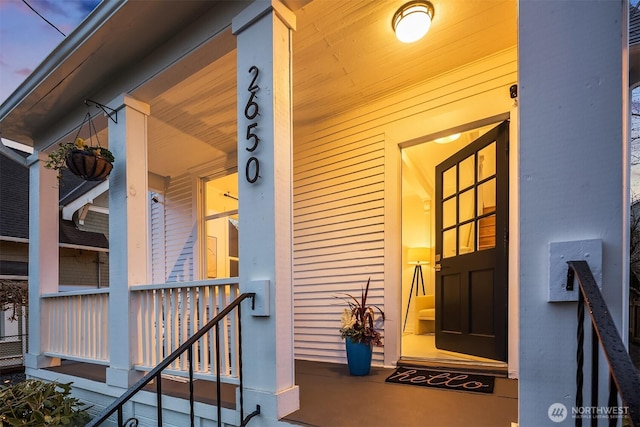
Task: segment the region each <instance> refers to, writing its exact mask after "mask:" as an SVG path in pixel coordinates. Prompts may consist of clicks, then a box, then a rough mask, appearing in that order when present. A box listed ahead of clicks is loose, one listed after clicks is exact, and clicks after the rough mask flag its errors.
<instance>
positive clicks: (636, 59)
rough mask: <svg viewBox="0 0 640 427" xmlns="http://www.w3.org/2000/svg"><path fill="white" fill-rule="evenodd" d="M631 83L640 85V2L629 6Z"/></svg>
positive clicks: (632, 86) (633, 85)
mask: <svg viewBox="0 0 640 427" xmlns="http://www.w3.org/2000/svg"><path fill="white" fill-rule="evenodd" d="M629 85H630V87H631V88H634V87H636V86H637V85H640V3H638V4H636V5H635V6H629Z"/></svg>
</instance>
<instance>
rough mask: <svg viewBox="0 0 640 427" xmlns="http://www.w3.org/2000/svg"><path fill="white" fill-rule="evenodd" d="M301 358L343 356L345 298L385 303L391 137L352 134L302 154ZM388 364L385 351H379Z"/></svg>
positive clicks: (298, 214)
mask: <svg viewBox="0 0 640 427" xmlns="http://www.w3.org/2000/svg"><path fill="white" fill-rule="evenodd" d="M293 188H294V197H293V228H294V262H293V277H294V298H295V311H294V333H295V345H296V348H295V351H296V357H298V358H303V359H312V360H324V361H339V362H343V361H344V343H343V342H342V340H341V339H340V335H339V333H338V329H340V314H341V312H342V310H343V309H344V308H345V307H346V303H344V302H343V301H342V300H340V299H339V298H338V297H340V296H344V295H343V294H344V293H349V294H352V295H354V296H359V295H360V292H361V289H362V287H363V286H364V285H365V284H366V282H367V279H368V278H369V277H370V278H371V289H370V300H369V301H370V302H371V303H375V304H380V305H382V304H383V273H384V137H383V135H374V136H371V137H368V138H361V137H357V136H355V137H348V138H339V139H336V140H328V141H326V142H324V143H322V144H318V145H313V146H308V148H307V149H306V150H304V151H303V152H298V153H296V155H295V162H294V179H293ZM374 360H375V363H378V364H379V363H381V362H382V351H381V349H377V350H376V352H375V354H374Z"/></svg>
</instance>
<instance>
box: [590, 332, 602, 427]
mask: <svg viewBox="0 0 640 427" xmlns="http://www.w3.org/2000/svg"><path fill="white" fill-rule="evenodd" d="M599 350H600V349H599V348H598V335H597V332H596V327H595V326H594V325H593V323H592V324H591V407H592V408H597V407H598V391H599V390H598V379H599V378H598V377H599V375H598V371H599V366H598V362H599V360H598V358H599V355H600V352H599ZM592 420H593V419H592ZM593 421H594V422H595V424H593V423H592V424H591V427H594V426H595V427H597V426H598V418H596V419H595V420H593Z"/></svg>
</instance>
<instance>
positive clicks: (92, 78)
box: [0, 0, 517, 176]
mask: <svg viewBox="0 0 640 427" xmlns="http://www.w3.org/2000/svg"><path fill="white" fill-rule="evenodd" d="M431 1H432V3H433V5H434V8H435V17H434V20H433V24H432V26H431V29H430V31H429V33H428V34H427V36H426V37H425V38H424V39H422V40H420V41H419V42H417V43H413V44H403V43H400V42H399V41H397V40H396V39H395V37H394V34H393V32H392V29H391V18H392V16H393V14H394V12H395V11H396V10H397V8H398V7H400V6H401V5H402V4H403V3H405V1H404V0H393V1H392V0H384V1H380V0H358V1H356V0H353V1H344V2H340V1H329V0H315V1H312V2H310V3H307V4H305V2H304V1H295V2H288V3H289V5H290V6H292V8H293V9H294V12H295V14H296V16H297V30H296V31H295V32H294V34H293V90H294V96H293V101H294V136H295V135H301V134H303V133H306V132H309V131H311V129H312V127H314V126H317V124H318V123H320V122H321V121H322V120H324V119H327V118H330V117H337V116H338V115H340V114H342V113H343V112H345V111H347V110H350V109H352V108H355V107H358V106H362V105H364V104H367V103H370V102H372V101H374V100H376V99H379V98H380V97H385V96H388V95H390V94H392V93H394V92H397V91H399V90H401V89H405V88H407V87H411V86H413V85H416V84H418V83H420V82H422V81H425V80H428V79H431V78H433V77H435V76H437V75H440V74H442V73H446V72H447V71H448V70H451V69H453V68H457V67H461V66H463V65H464V64H468V63H470V62H473V61H476V60H478V59H480V58H482V57H485V56H487V55H489V54H491V53H494V52H498V51H501V50H504V49H506V48H509V47H511V46H514V45H515V44H516V30H517V29H516V2H515V1H513V0H482V1H468V0H466V1H462V0H431ZM161 3H162V7H158V6H157V5H156V2H129V3H126V4H124V5H122V6H121V7H120V8H119V9H118V10H117V12H114V13H113V15H112V16H111V21H110V24H109V25H108V26H106V25H105V26H102V27H99V28H98V29H97V30H95V32H94V33H92V34H89V33H88V34H87V35H86V40H84V41H83V42H82V43H80V46H79V47H78V48H77V49H76V50H75V51H74V52H73V53H72V54H70V55H69V57H68V58H66V59H64V61H60V65H59V68H57V69H55V70H53V72H52V73H50V74H49V76H48V77H46V78H44V77H42V80H41V82H40V83H38V84H35V83H37V82H34V87H32V88H29V87H22V88H20V89H19V91H20V90H22V91H23V92H24V95H23V96H24V99H22V98H20V102H19V103H18V104H17V105H8V104H5V105H3V106H2V107H0V113H1V114H0V117H4V118H3V122H2V123H1V125H2V137H5V138H10V139H16V140H18V141H20V142H23V143H27V144H32V143H33V142H32V138H33V137H34V135H36V134H37V132H41V131H42V130H43V129H46V126H47V125H49V124H51V123H53V122H55V120H57V119H59V118H60V116H56V115H57V114H60V115H62V114H66V113H68V112H69V111H76V110H79V109H78V108H75V105H76V104H78V105H79V104H81V100H82V99H84V98H85V97H88V95H90V94H92V93H96V92H97V91H98V90H99V89H100V88H101V87H102V86H103V85H104V83H105V82H109V81H111V80H113V77H111V76H113V75H115V74H118V73H123V72H124V70H126V64H129V63H131V62H132V61H133V63H136V62H135V58H140V59H139V60H138V62H140V61H141V60H142V58H144V55H149V56H150V55H152V54H153V53H154V52H152V50H151V49H150V47H151V46H152V44H151V43H152V40H153V39H156V40H158V39H159V40H165V39H168V37H169V35H170V34H172V33H174V32H175V30H176V28H178V27H181V26H184V25H185V23H187V22H190V20H193V19H195V16H198V15H200V14H203V13H204V12H205V11H206V10H207V8H210V7H212V6H211V5H212V4H213V2H186V3H185V2H175V3H174V2H161ZM141 4H145V7H141ZM177 5H179V6H177ZM187 5H188V6H187ZM205 5H207V6H205ZM167 7H169V8H172V9H171V11H170V12H167ZM174 9H175V10H174ZM170 17H173V18H170ZM137 20H139V21H138V22H154V25H151V26H149V25H145V26H136V25H134V24H135V22H137ZM96 25H97V24H96ZM122 28H127V30H126V31H127V35H126V37H125V35H124V32H123V31H120V29H122ZM136 28H139V30H138V29H136ZM142 29H144V31H143V30H142ZM156 53H157V52H156ZM203 58H205V60H203ZM107 60H109V62H105V61H107ZM101 61H102V62H101ZM235 67H236V54H235V38H234V37H233V36H232V35H231V34H230V31H225V32H224V33H223V34H222V35H220V36H219V37H216V38H215V39H212V41H210V42H209V43H207V44H206V45H203V46H202V47H201V48H200V49H198V51H197V54H196V55H193V54H191V55H188V56H185V58H184V59H182V60H181V61H179V62H177V63H176V64H174V66H173V67H172V68H169V69H167V70H163V71H162V72H161V73H159V74H158V75H156V77H154V78H153V79H150V80H148V81H146V82H144V83H143V84H139V85H135V86H134V87H132V88H131V90H130V92H131V93H132V94H133V96H134V97H136V98H139V99H141V100H142V101H145V102H148V103H149V104H150V105H151V114H152V116H151V118H150V120H149V148H150V154H149V168H150V170H151V171H152V172H154V173H157V174H159V175H163V176H171V175H175V174H176V173H179V172H181V171H184V170H185V168H186V167H189V166H191V167H193V166H194V165H197V164H199V163H202V162H203V161H204V160H205V159H207V158H215V157H218V156H220V155H227V156H230V157H233V156H235V153H234V152H235V147H236V139H237V136H236V135H237V131H236V99H235V94H236V85H235V80H236V68H235ZM36 71H38V70H36ZM60 82H62V84H63V85H64V87H59V85H60V84H61V83H60ZM72 82H73V84H71V83H72ZM56 85H58V86H56ZM27 89H29V90H30V92H29V93H27ZM14 95H15V94H14ZM16 99H18V98H16ZM10 102H11V99H10ZM74 103H76V104H74ZM14 107H15V108H14ZM5 114H8V116H6V117H5ZM7 117H8V118H7ZM101 123H104V124H105V125H106V120H102V121H101ZM98 126H100V125H98ZM103 140H106V137H105V138H102V139H101V141H103ZM186 147H189V150H185V148H186ZM191 148H195V149H193V150H191ZM189 153H191V154H189Z"/></svg>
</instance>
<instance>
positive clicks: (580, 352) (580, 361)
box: [575, 293, 584, 427]
mask: <svg viewBox="0 0 640 427" xmlns="http://www.w3.org/2000/svg"><path fill="white" fill-rule="evenodd" d="M577 338H578V349H577V350H576V362H577V368H576V408H581V407H582V385H583V380H584V377H583V366H584V299H583V298H582V294H581V293H578V331H577ZM575 426H576V427H582V418H580V417H576V421H575Z"/></svg>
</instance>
